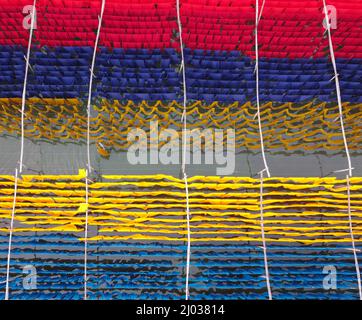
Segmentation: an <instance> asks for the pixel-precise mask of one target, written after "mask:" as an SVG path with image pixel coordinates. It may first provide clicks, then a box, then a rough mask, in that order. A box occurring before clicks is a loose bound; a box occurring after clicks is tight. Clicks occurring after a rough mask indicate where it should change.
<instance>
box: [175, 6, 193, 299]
mask: <svg viewBox="0 0 362 320" xmlns="http://www.w3.org/2000/svg"><path fill="white" fill-rule="evenodd" d="M176 9H177V24H178V29H179V37H180V51H181V59H182V62H181V68H180V69H181V70H182V83H183V113H182V117H181V121H183V129H182V131H183V152H182V174H183V179H184V183H185V195H186V217H187V253H186V283H185V299H186V300H188V299H189V295H190V294H189V274H190V256H191V235H190V204H189V189H188V184H187V173H186V152H187V146H186V138H187V110H186V105H187V86H186V71H185V56H184V45H183V41H182V24H181V17H180V0H176Z"/></svg>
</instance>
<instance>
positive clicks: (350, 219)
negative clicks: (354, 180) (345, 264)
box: [346, 174, 362, 300]
mask: <svg viewBox="0 0 362 320" xmlns="http://www.w3.org/2000/svg"><path fill="white" fill-rule="evenodd" d="M349 179H350V177H349V176H348V174H347V175H346V181H347V199H348V220H349V232H350V235H351V240H352V251H353V256H354V263H355V267H356V274H357V283H358V292H359V299H360V300H362V288H361V273H360V269H359V263H358V257H357V250H356V246H355V241H354V235H353V223H352V214H351V187H350V180H349Z"/></svg>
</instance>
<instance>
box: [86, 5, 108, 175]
mask: <svg viewBox="0 0 362 320" xmlns="http://www.w3.org/2000/svg"><path fill="white" fill-rule="evenodd" d="M105 5H106V0H102V7H101V15H100V16H98V29H97V36H96V41H95V43H94V51H93V58H92V65H91V68H90V79H89V91H88V101H87V168H88V172H89V173H91V172H92V166H91V161H90V111H91V110H90V108H91V100H92V89H93V77H94V65H95V61H96V54H97V47H98V42H99V34H100V31H101V25H102V20H103V13H104V7H105Z"/></svg>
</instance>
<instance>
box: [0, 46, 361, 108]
mask: <svg viewBox="0 0 362 320" xmlns="http://www.w3.org/2000/svg"><path fill="white" fill-rule="evenodd" d="M24 54H25V49H24V48H22V47H9V46H0V97H21V94H22V89H23V81H24V69H25V59H24ZM92 54H93V48H91V47H57V48H46V47H44V48H42V49H41V50H40V49H33V50H32V53H31V58H30V63H31V66H32V68H31V70H29V78H28V88H27V97H49V98H80V99H85V98H87V95H88V85H89V76H90V65H91V59H92ZM185 59H186V78H187V93H188V99H189V100H205V101H207V102H212V101H220V102H225V103H230V102H233V101H240V102H245V101H255V74H254V67H255V63H254V61H253V60H252V59H250V58H249V57H245V56H243V55H242V54H241V53H240V52H237V51H234V52H223V51H210V50H208V51H203V50H194V51H191V50H188V49H186V50H185ZM180 61H181V58H180V55H179V54H178V53H177V52H176V51H175V50H173V49H167V50H148V49H129V50H124V49H113V50H109V49H106V48H102V49H100V50H99V52H98V54H97V58H96V66H95V70H94V73H95V76H96V77H95V79H94V86H93V93H92V95H93V97H95V98H96V97H104V98H108V99H111V100H112V99H117V100H134V101H141V100H148V101H154V100H166V101H167V100H177V101H180V102H181V101H182V78H181V73H180V72H179V66H180ZM361 64H362V60H361V59H350V60H346V59H337V68H338V72H339V74H340V85H341V93H342V100H343V101H346V102H362V85H361V84H362V83H361V82H362V81H361V80H362V69H361V67H360V66H361ZM332 77H333V69H332V65H331V62H330V61H329V60H328V59H327V58H325V59H321V58H319V59H278V58H272V59H265V58H261V59H260V63H259V79H260V99H261V101H275V102H306V101H310V100H312V99H317V100H321V101H327V102H334V101H336V92H335V84H334V81H330V80H331V78H332Z"/></svg>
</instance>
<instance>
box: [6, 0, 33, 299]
mask: <svg viewBox="0 0 362 320" xmlns="http://www.w3.org/2000/svg"><path fill="white" fill-rule="evenodd" d="M35 18H36V0H34V3H33V8H32V11H31V23H30V31H29V41H28V49H27V53H26V57H24V58H25V62H26V64H25V75H24V86H23V93H22V97H21V147H20V159H19V169H18V168H16V169H15V182H14V198H13V207H12V212H11V221H10V230H9V247H8V255H7V264H6V285H5V300H9V280H10V260H11V245H12V239H13V229H14V217H15V209H16V197H17V191H18V174H19V173H21V172H22V171H23V166H24V165H23V159H24V139H25V127H24V121H25V102H26V89H27V83H28V72H29V67H30V64H29V60H30V51H31V43H32V39H33V30H34V22H35Z"/></svg>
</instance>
